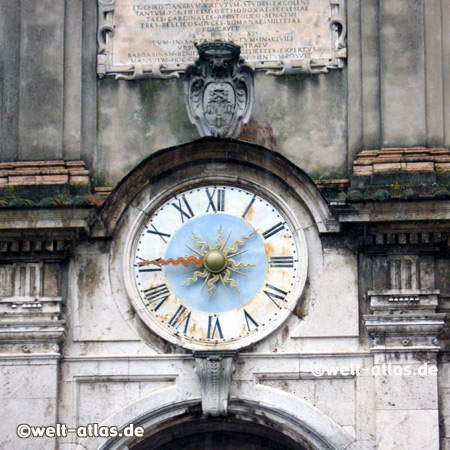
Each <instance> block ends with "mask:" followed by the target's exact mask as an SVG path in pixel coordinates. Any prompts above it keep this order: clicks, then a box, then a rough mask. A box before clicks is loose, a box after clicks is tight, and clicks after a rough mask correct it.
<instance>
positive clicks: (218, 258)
mask: <svg viewBox="0 0 450 450" xmlns="http://www.w3.org/2000/svg"><path fill="white" fill-rule="evenodd" d="M192 234H193V236H194V240H195V244H196V246H197V247H198V250H195V249H194V248H191V247H189V246H188V245H186V247H187V248H189V250H192V251H193V252H194V253H196V254H197V255H198V256H199V257H200V258H201V259H202V261H203V265H202V266H201V267H196V268H195V269H193V270H190V271H189V272H186V273H185V275H187V274H189V273H193V276H192V277H190V278H188V279H187V280H186V283H185V284H184V286H189V285H190V284H191V283H195V282H196V281H197V280H198V279H199V278H204V279H205V281H204V283H203V287H202V291H203V289H204V288H205V286H206V285H208V287H209V288H208V294H209V299H210V300H211V297H212V296H213V294H214V292H215V290H216V287H217V282H218V281H219V280H220V282H221V283H222V285H223V287H224V288H225V291H227V292H228V289H227V284H228V285H229V287H231V288H233V289H235V290H236V291H237V292H239V288H238V287H237V285H236V282H235V280H234V279H233V278H232V277H231V274H232V272H233V273H238V274H240V275H243V276H245V277H246V276H247V275H246V274H245V273H243V272H241V271H240V270H238V269H240V268H241V267H244V268H247V267H254V266H253V264H245V263H243V262H240V263H236V261H234V259H233V258H235V257H236V256H238V255H241V254H243V253H245V252H246V251H247V250H243V251H240V252H238V249H239V247H241V246H242V245H244V243H245V241H246V240H247V239H250V238H251V237H252V236H253V235H254V234H256V230H253V231H252V232H251V233H250V234H249V235H247V236H243V237H242V238H240V239H236V240H235V241H234V242H233V244H232V245H231V247H228V246H227V242H228V240H229V239H230V236H231V232H230V234H229V235H228V237H227V239H226V240H225V242H223V241H222V237H223V234H222V227H220V228H219V230H218V232H217V237H216V243H215V245H214V246H212V245H211V243H210V242H209V239H208V236H207V234H206V233H205V237H206V242H204V241H201V240H200V237H198V236H197V235H196V234H195V233H192Z"/></svg>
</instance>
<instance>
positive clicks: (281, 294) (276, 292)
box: [264, 284, 287, 309]
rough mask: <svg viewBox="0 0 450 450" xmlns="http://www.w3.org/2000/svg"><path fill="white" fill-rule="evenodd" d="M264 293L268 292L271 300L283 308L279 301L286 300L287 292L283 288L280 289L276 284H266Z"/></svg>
mask: <svg viewBox="0 0 450 450" xmlns="http://www.w3.org/2000/svg"><path fill="white" fill-rule="evenodd" d="M264 294H266V295H267V297H269V298H270V300H271V301H272V302H273V303H274V304H275V306H276V307H277V308H279V309H281V308H282V306H280V304H279V302H286V295H287V292H286V291H283V290H282V289H279V288H277V287H275V286H272V285H270V284H266V286H265V289H264Z"/></svg>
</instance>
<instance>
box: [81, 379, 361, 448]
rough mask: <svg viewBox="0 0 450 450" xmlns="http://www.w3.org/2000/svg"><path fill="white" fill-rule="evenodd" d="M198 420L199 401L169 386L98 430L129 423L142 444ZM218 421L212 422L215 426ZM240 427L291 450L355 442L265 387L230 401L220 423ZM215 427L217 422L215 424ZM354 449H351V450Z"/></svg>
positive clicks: (298, 402) (97, 444) (126, 442)
mask: <svg viewBox="0 0 450 450" xmlns="http://www.w3.org/2000/svg"><path fill="white" fill-rule="evenodd" d="M199 420H203V421H207V420H208V419H205V418H203V419H202V418H201V399H200V398H189V392H187V390H186V389H185V388H182V387H179V386H172V387H169V388H166V389H162V390H161V391H158V392H157V393H154V394H150V395H149V396H146V397H143V398H141V399H139V400H137V401H136V402H134V403H132V404H129V405H127V406H126V407H125V408H123V409H121V410H120V411H117V412H116V413H114V414H112V415H111V416H109V417H108V418H107V419H106V420H105V421H104V422H103V423H101V424H100V426H119V428H120V429H123V428H125V427H126V426H127V425H129V424H131V423H133V424H134V425H135V426H142V427H144V429H145V438H148V437H153V436H157V435H158V436H160V437H161V436H164V430H169V429H172V430H173V429H177V428H178V429H180V428H181V427H188V426H189V424H192V423H194V422H198V421H199ZM214 420H216V419H212V421H214ZM227 421H228V423H229V424H232V423H235V424H236V423H239V424H241V425H242V427H244V428H242V429H244V430H245V426H246V425H247V430H257V429H260V430H262V429H266V430H273V431H274V433H275V434H277V433H278V434H282V435H283V436H284V437H285V439H286V442H295V443H296V445H298V447H297V448H296V449H295V450H345V449H350V447H351V446H352V445H353V444H354V439H353V438H352V437H351V436H350V435H348V434H347V433H346V432H345V431H344V430H343V429H342V428H341V427H340V426H339V425H338V424H337V423H336V422H334V421H333V420H332V419H331V418H329V417H328V416H327V415H326V414H324V413H323V412H321V411H320V410H319V409H317V408H316V407H314V406H312V405H310V404H309V403H308V402H306V401H304V400H302V399H299V398H297V397H295V396H294V395H293V394H289V393H286V392H283V391H280V390H278V389H274V388H271V387H268V386H262V385H256V386H251V385H249V386H247V387H245V388H244V389H240V390H239V396H234V397H231V398H230V402H229V416H228V419H227V420H225V421H224V423H225V422H227ZM216 422H217V420H216ZM136 444H137V440H136V439H133V438H125V437H121V438H110V439H106V438H91V439H86V440H84V441H82V442H81V443H80V445H79V446H78V447H77V448H78V449H79V450H81V449H84V450H94V449H95V450H97V449H98V450H128V449H130V450H131V449H132V448H133V446H134V445H136ZM352 448H354V447H352Z"/></svg>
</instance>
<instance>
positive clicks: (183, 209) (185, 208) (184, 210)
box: [172, 195, 195, 223]
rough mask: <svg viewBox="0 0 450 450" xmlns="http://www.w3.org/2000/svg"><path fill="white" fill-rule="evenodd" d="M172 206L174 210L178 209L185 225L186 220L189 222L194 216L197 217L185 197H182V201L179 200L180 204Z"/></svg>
mask: <svg viewBox="0 0 450 450" xmlns="http://www.w3.org/2000/svg"><path fill="white" fill-rule="evenodd" d="M172 206H173V207H174V208H176V209H178V211H179V212H180V214H181V221H182V222H183V223H184V219H185V218H186V220H189V219H191V218H192V217H194V215H195V214H194V212H193V211H192V209H191V206H190V205H189V203H188V201H187V200H186V197H185V196H184V195H182V196H181V199H178V204H177V203H175V202H173V203H172Z"/></svg>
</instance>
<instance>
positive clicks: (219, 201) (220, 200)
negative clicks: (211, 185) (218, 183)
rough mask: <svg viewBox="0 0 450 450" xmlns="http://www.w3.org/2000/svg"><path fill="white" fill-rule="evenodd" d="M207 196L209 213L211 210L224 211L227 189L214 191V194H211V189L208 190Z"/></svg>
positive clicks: (207, 210)
mask: <svg viewBox="0 0 450 450" xmlns="http://www.w3.org/2000/svg"><path fill="white" fill-rule="evenodd" d="M205 192H206V195H207V197H208V201H209V203H208V208H206V212H209V209H210V208H211V210H212V211H214V212H217V211H224V208H225V189H214V191H213V192H212V194H211V193H210V192H209V189H208V188H206V191H205Z"/></svg>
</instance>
